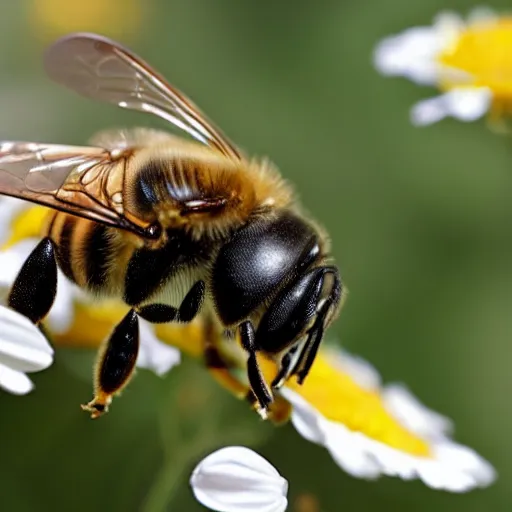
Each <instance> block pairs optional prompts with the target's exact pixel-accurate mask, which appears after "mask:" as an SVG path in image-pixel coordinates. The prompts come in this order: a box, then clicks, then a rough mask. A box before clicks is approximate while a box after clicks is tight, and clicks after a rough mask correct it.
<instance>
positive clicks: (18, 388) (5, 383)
mask: <svg viewBox="0 0 512 512" xmlns="http://www.w3.org/2000/svg"><path fill="white" fill-rule="evenodd" d="M0 388H2V389H4V390H5V391H7V392H9V393H11V394H13V395H18V396H22V395H27V394H28V393H30V392H31V391H32V390H33V389H34V383H33V382H32V381H31V380H30V379H29V378H28V377H27V376H26V375H25V374H24V373H22V372H18V371H16V370H13V369H12V368H9V367H8V366H6V365H4V364H2V363H0Z"/></svg>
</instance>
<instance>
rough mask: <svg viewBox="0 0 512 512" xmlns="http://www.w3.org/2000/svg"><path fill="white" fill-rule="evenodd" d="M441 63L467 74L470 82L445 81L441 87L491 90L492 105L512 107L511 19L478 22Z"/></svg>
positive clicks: (462, 32)
mask: <svg viewBox="0 0 512 512" xmlns="http://www.w3.org/2000/svg"><path fill="white" fill-rule="evenodd" d="M439 62H440V63H442V64H444V65H446V66H449V67H451V68H454V69H458V70H461V71H464V72H465V73H468V74H469V75H470V76H469V77H468V82H463V83H462V84H461V83H460V81H459V80H458V79H457V83H454V81H453V80H452V79H451V78H446V77H445V78H444V80H443V82H442V83H441V86H442V87H443V88H445V89H451V88H452V87H454V86H460V85H464V84H466V85H469V86H477V87H489V88H490V89H491V90H492V93H493V101H494V102H496V103H498V104H499V105H501V106H502V107H504V108H507V109H510V108H511V107H512V17H502V18H500V19H498V20H492V21H481V22H475V23H473V24H470V25H468V26H467V27H466V28H465V29H464V30H463V31H461V32H460V34H459V36H458V37H457V38H456V40H455V41H454V43H453V44H452V45H450V47H449V48H446V49H445V50H444V51H443V52H442V53H441V55H440V56H439Z"/></svg>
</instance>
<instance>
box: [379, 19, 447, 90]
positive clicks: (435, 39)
mask: <svg viewBox="0 0 512 512" xmlns="http://www.w3.org/2000/svg"><path fill="white" fill-rule="evenodd" d="M442 42H443V41H442V40H440V39H439V34H438V33H437V32H436V30H434V29H433V28H432V27H415V28H411V29H408V30H406V31H405V32H402V33H401V34H399V35H395V36H391V37H387V38H386V39H383V40H382V41H381V42H380V43H379V44H378V45H377V47H376V48H375V51H374V55H373V61H374V64H375V67H376V68H377V70H378V71H380V72H381V73H382V74H384V75H391V76H405V77H407V78H409V79H410V80H412V81H414V82H416V83H419V84H422V85H434V84H436V82H437V77H438V71H439V65H438V64H437V62H436V56H437V54H438V53H439V51H440V50H441V49H442Z"/></svg>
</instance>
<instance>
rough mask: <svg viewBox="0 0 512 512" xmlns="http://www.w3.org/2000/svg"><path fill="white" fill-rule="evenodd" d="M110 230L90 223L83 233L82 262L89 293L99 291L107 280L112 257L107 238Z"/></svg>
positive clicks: (111, 248)
mask: <svg viewBox="0 0 512 512" xmlns="http://www.w3.org/2000/svg"><path fill="white" fill-rule="evenodd" d="M111 229H112V228H109V227H107V226H105V225H104V224H98V223H91V225H90V226H89V229H87V231H86V232H85V233H84V238H83V242H82V247H81V251H82V261H83V262H84V277H85V280H86V283H87V287H88V288H89V289H90V290H91V291H99V289H101V288H102V287H103V286H104V285H105V283H106V281H107V280H108V278H109V268H110V262H111V261H112V258H113V256H114V254H113V247H112V246H111V240H110V236H109V230H111Z"/></svg>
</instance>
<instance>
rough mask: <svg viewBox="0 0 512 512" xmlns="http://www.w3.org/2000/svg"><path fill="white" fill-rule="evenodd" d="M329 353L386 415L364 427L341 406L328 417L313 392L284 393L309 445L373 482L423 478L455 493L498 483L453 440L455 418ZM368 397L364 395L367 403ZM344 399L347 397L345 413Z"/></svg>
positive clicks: (366, 367) (366, 368) (378, 413)
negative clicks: (343, 416)
mask: <svg viewBox="0 0 512 512" xmlns="http://www.w3.org/2000/svg"><path fill="white" fill-rule="evenodd" d="M325 355H327V356H328V358H329V360H330V361H331V362H333V364H334V365H335V366H337V367H338V368H339V369H340V370H342V371H343V372H345V376H347V375H348V376H350V377H351V378H352V379H353V382H354V383H357V384H358V385H360V386H362V387H363V388H364V389H365V390H366V392H367V393H368V395H367V396H366V400H367V401H368V403H367V405H368V404H372V403H373V405H372V407H376V406H377V399H378V402H379V404H380V405H381V406H383V408H384V411H385V412H383V411H379V410H378V409H377V408H376V409H375V411H374V412H373V413H372V414H373V416H372V419H373V421H374V423H375V424H374V425H373V429H369V428H368V426H367V425H366V420H361V419H359V420H356V421H358V422H359V427H358V426H357V423H356V424H355V425H354V424H350V422H349V421H342V420H340V419H337V418H336V416H339V417H341V416H340V413H339V411H336V410H335V408H336V404H333V403H330V404H329V407H330V408H332V409H333V410H332V414H331V417H327V415H326V414H324V413H323V412H321V411H320V410H319V408H318V407H315V405H313V403H314V400H311V398H312V395H311V393H304V396H301V395H300V394H299V393H298V392H297V391H298V390H296V389H294V390H291V389H289V388H284V389H283V390H282V394H283V395H284V397H285V398H286V399H287V400H288V401H289V402H290V403H291V404H292V406H293V411H292V422H293V424H294V426H295V428H296V429H297V431H298V432H299V433H300V434H301V435H302V436H303V437H305V438H306V439H308V440H309V441H311V442H314V443H317V444H320V445H323V446H324V447H325V448H326V449H327V450H328V451H329V453H330V454H331V456H332V457H333V459H334V461H335V462H336V463H337V464H338V465H339V466H340V467H341V468H343V469H344V470H345V471H347V472H348V473H350V474H351V475H353V476H356V477H359V478H369V479H372V478H376V477H378V476H380V475H388V476H398V477H400V478H402V479H405V480H411V479H414V478H419V479H421V480H422V481H423V482H424V483H425V484H427V485H428V486H429V487H432V488H435V489H443V490H447V491H452V492H465V491H469V490H471V489H473V488H475V487H485V486H488V485H490V484H491V483H492V482H493V481H494V479H495V476H496V475H495V471H494V469H493V467H492V466H491V465H490V464H489V463H488V462H487V461H485V460H484V459H483V458H482V457H480V456H479V455H478V454H477V453H476V452H475V451H473V450H472V449H470V448H468V447H466V446H462V445H460V444H457V443H455V442H454V441H452V439H451V438H450V437H449V433H450V431H451V430H452V424H451V422H450V420H448V419H447V418H445V417H443V416H441V415H440V414H438V413H435V412H433V411H430V410H429V409H427V408H426V407H425V406H423V405H422V404H421V403H420V402H419V401H418V400H417V399H416V398H414V397H413V396H412V395H411V394H410V393H409V392H408V391H407V390H406V388H405V387H403V386H399V385H388V386H384V387H381V385H380V377H378V374H377V372H376V371H375V370H373V369H372V368H371V367H370V366H369V365H368V363H364V364H363V363H362V361H361V359H359V358H357V359H353V357H352V356H350V355H348V354H346V353H344V352H341V351H337V352H336V353H333V351H330V357H329V354H324V356H325ZM305 386H307V382H306V383H305ZM325 397H326V395H325V394H324V396H323V399H322V400H321V401H319V403H321V404H322V406H323V408H324V409H325V408H326V406H327V404H326V403H324V402H325ZM363 397H364V394H362V395H361V400H363V399H364V398H363ZM308 398H309V400H308ZM341 400H342V397H340V403H339V404H338V407H340V409H341V408H343V404H342V403H341ZM351 406H352V407H353V409H354V410H353V411H352V412H353V414H354V415H357V414H359V412H358V410H357V409H358V408H357V407H356V406H355V405H354V404H351ZM363 409H364V408H363ZM386 429H392V432H393V435H390V436H386V435H384V432H385V430H386ZM399 436H401V437H402V438H403V440H402V441H401V440H400V439H399Z"/></svg>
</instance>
